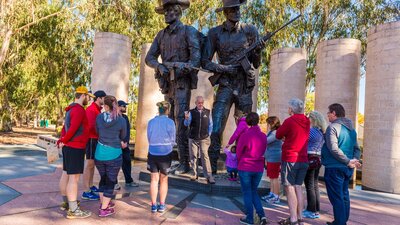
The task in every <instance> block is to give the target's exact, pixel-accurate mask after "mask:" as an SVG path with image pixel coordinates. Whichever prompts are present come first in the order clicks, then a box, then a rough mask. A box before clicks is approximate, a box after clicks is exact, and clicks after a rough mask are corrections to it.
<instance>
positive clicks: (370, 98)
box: [362, 21, 400, 194]
mask: <svg viewBox="0 0 400 225" xmlns="http://www.w3.org/2000/svg"><path fill="white" fill-rule="evenodd" d="M399 62H400V21H397V22H392V23H386V24H382V25H378V26H376V27H372V28H371V29H370V30H369V32H368V44H367V73H366V93H365V95H366V96H365V123H364V135H365V136H364V154H363V160H364V161H363V168H362V185H363V187H364V188H366V189H373V190H378V191H384V192H389V193H396V194H400V166H399V165H400V63H399Z"/></svg>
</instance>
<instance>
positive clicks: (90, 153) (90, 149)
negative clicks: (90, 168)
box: [86, 138, 98, 159]
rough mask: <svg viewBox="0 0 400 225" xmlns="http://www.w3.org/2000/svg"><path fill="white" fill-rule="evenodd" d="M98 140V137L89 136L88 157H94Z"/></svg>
mask: <svg viewBox="0 0 400 225" xmlns="http://www.w3.org/2000/svg"><path fill="white" fill-rule="evenodd" d="M97 142H98V140H97V139H96V138H89V141H88V142H87V144H86V159H94V154H95V153H96V147H97Z"/></svg>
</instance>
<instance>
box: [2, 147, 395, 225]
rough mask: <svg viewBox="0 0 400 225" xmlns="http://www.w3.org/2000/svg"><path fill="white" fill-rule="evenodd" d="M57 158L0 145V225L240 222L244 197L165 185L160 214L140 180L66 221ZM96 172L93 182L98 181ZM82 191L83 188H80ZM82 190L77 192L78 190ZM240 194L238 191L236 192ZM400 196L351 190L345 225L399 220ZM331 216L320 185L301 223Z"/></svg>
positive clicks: (276, 209) (279, 211)
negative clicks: (312, 209) (108, 211)
mask: <svg viewBox="0 0 400 225" xmlns="http://www.w3.org/2000/svg"><path fill="white" fill-rule="evenodd" d="M144 167H145V164H144V163H136V164H135V165H134V167H133V171H132V175H133V177H134V179H135V180H137V179H138V176H139V172H140V171H141V170H142V169H144ZM60 174H61V164H60V162H58V163H56V164H55V165H49V164H48V163H47V160H46V156H45V153H44V152H43V151H41V150H40V149H39V148H35V147H34V146H0V224H1V225H25V224H59V225H64V224H66V225H67V224H82V225H84V224H96V225H101V224H129V225H132V224H138V225H146V224H163V225H165V224H168V225H169V224H239V222H238V221H239V218H240V217H241V216H243V212H242V210H241V209H242V208H243V200H242V198H241V197H240V196H239V197H226V196H213V195H207V194H203V193H197V192H193V191H188V190H182V189H180V188H177V187H170V189H169V193H168V198H167V204H168V205H167V208H168V210H167V211H166V212H165V213H163V214H160V213H155V214H153V213H151V212H150V210H149V208H150V200H149V195H148V189H149V183H147V182H142V181H141V182H140V186H139V187H137V188H126V187H124V185H123V184H124V179H123V174H122V172H121V173H120V176H119V181H120V184H121V186H122V189H121V190H120V191H118V194H117V197H116V198H117V199H116V201H115V202H116V214H115V215H113V216H111V217H108V218H99V217H98V216H97V210H98V206H99V202H98V201H94V202H93V201H82V203H81V206H82V208H84V209H87V210H90V211H91V212H93V214H92V216H91V217H90V218H87V219H83V220H68V219H65V212H63V211H61V210H60V209H59V207H58V206H59V204H60V202H61V196H60V194H59V191H58V181H59V178H60ZM98 180H99V177H98V175H96V176H95V182H98ZM80 188H81V189H82V186H80ZM80 193H81V191H80ZM238 194H240V193H238ZM263 204H264V209H265V212H266V214H267V216H268V217H269V218H270V220H271V223H272V224H277V221H279V220H280V219H282V218H286V217H288V207H287V204H286V201H285V200H284V197H283V201H282V203H280V204H277V205H268V204H266V203H263ZM399 212H400V196H399V195H392V194H384V193H377V192H369V191H361V190H352V191H351V215H350V221H349V223H348V224H349V225H355V224H378V225H380V224H400V222H399V220H400V214H399ZM331 220H332V207H331V206H330V204H329V201H328V199H327V196H326V193H325V189H324V188H323V185H322V184H321V218H320V219H316V220H311V219H306V224H316V225H317V224H318V225H319V224H321V225H322V224H325V223H326V221H331Z"/></svg>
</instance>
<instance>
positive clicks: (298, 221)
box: [297, 219, 305, 225]
mask: <svg viewBox="0 0 400 225" xmlns="http://www.w3.org/2000/svg"><path fill="white" fill-rule="evenodd" d="M304 222H305V221H304V220H303V219H298V220H297V224H299V225H303V224H304Z"/></svg>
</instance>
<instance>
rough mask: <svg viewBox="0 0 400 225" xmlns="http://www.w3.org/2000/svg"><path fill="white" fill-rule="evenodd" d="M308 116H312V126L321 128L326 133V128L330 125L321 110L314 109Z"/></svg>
mask: <svg viewBox="0 0 400 225" xmlns="http://www.w3.org/2000/svg"><path fill="white" fill-rule="evenodd" d="M308 117H309V118H310V121H311V125H312V126H314V127H317V128H319V129H321V130H322V133H325V131H326V128H327V127H328V124H327V122H326V120H325V118H324V116H323V115H322V114H321V113H320V112H318V111H312V112H310V115H309V116H308Z"/></svg>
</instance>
